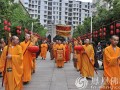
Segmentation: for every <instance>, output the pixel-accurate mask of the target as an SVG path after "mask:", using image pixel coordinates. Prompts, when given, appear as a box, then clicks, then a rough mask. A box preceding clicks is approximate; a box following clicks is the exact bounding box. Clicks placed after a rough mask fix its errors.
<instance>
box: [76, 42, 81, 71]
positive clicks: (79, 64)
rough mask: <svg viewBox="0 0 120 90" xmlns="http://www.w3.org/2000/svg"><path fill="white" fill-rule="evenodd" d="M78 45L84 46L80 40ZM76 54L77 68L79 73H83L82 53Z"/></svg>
mask: <svg viewBox="0 0 120 90" xmlns="http://www.w3.org/2000/svg"><path fill="white" fill-rule="evenodd" d="M78 45H82V41H81V40H79V42H78ZM76 54H77V62H76V68H77V71H80V73H81V68H82V60H81V58H82V57H81V51H76Z"/></svg>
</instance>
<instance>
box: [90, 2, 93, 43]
mask: <svg viewBox="0 0 120 90" xmlns="http://www.w3.org/2000/svg"><path fill="white" fill-rule="evenodd" d="M92 9H93V3H91V29H90V33H91V42H92V32H93V24H92V22H93V18H92V15H93V10H92Z"/></svg>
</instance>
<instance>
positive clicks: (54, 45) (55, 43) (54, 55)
mask: <svg viewBox="0 0 120 90" xmlns="http://www.w3.org/2000/svg"><path fill="white" fill-rule="evenodd" d="M57 45H58V40H56V42H54V44H53V57H54V59H55V60H56V56H57V55H56V54H57V53H56V50H57V49H56V47H57Z"/></svg>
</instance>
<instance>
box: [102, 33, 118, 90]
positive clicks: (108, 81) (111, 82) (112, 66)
mask: <svg viewBox="0 0 120 90" xmlns="http://www.w3.org/2000/svg"><path fill="white" fill-rule="evenodd" d="M118 42H119V37H118V36H116V35H113V36H112V37H111V45H110V46H108V47H106V48H105V50H104V55H103V64H104V85H103V87H101V89H100V90H120V48H119V47H117V44H118Z"/></svg>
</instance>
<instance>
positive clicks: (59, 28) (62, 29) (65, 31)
mask: <svg viewBox="0 0 120 90" xmlns="http://www.w3.org/2000/svg"><path fill="white" fill-rule="evenodd" d="M56 34H57V35H60V36H63V37H69V36H70V35H71V26H70V25H56Z"/></svg>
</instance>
